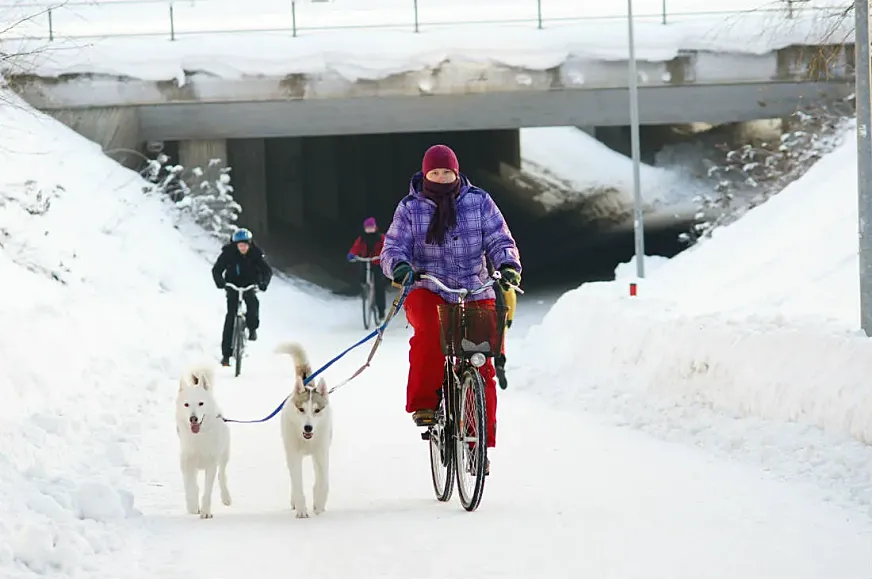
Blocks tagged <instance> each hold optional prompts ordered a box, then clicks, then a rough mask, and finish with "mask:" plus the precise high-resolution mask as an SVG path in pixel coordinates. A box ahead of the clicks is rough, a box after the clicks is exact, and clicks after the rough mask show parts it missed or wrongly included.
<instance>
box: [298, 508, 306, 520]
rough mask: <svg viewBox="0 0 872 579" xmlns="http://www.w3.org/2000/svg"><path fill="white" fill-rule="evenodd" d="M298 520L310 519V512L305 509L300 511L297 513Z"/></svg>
mask: <svg viewBox="0 0 872 579" xmlns="http://www.w3.org/2000/svg"><path fill="white" fill-rule="evenodd" d="M297 518H298V519H308V518H309V512H308V511H306V510H305V509H302V510H299V511H297Z"/></svg>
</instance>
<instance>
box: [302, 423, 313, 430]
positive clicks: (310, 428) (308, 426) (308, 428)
mask: <svg viewBox="0 0 872 579" xmlns="http://www.w3.org/2000/svg"><path fill="white" fill-rule="evenodd" d="M303 432H312V425H311V424H307V425H306V426H304V427H303Z"/></svg>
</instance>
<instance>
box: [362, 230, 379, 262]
mask: <svg viewBox="0 0 872 579" xmlns="http://www.w3.org/2000/svg"><path fill="white" fill-rule="evenodd" d="M360 240H361V241H363V245H364V246H366V254H367V257H372V255H373V252H374V251H375V246H376V244H377V243H378V242H379V241H381V232H380V231H374V232H373V233H367V232H366V231H364V232H363V233H362V234H361V236H360Z"/></svg>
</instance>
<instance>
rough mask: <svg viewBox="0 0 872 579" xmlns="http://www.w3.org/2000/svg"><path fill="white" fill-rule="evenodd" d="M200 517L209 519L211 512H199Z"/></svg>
mask: <svg viewBox="0 0 872 579" xmlns="http://www.w3.org/2000/svg"><path fill="white" fill-rule="evenodd" d="M200 518H201V519H211V518H212V513H200Z"/></svg>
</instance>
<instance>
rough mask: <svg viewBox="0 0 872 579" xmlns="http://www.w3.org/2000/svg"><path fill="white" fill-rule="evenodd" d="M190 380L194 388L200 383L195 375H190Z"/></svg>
mask: <svg viewBox="0 0 872 579" xmlns="http://www.w3.org/2000/svg"><path fill="white" fill-rule="evenodd" d="M191 380H192V381H193V382H194V386H196V385H197V384H199V383H200V379H199V378H198V377H197V375H196V374H192V375H191Z"/></svg>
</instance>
